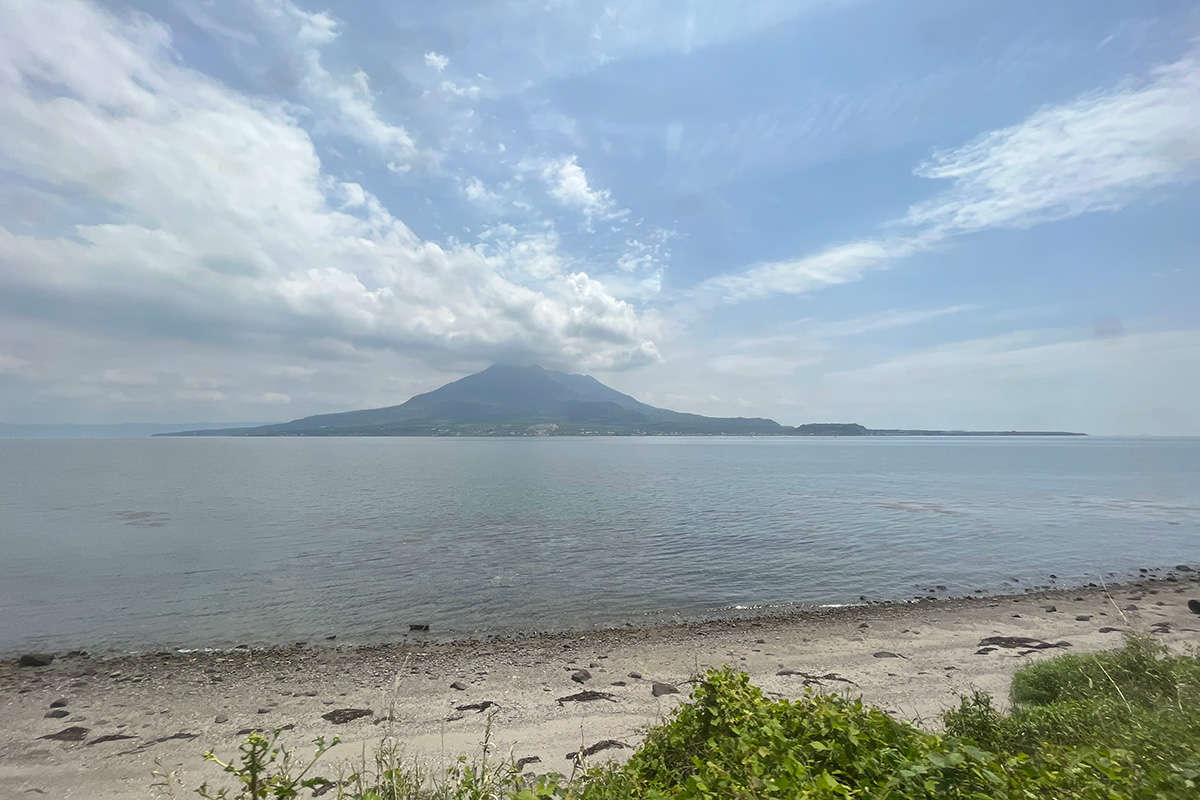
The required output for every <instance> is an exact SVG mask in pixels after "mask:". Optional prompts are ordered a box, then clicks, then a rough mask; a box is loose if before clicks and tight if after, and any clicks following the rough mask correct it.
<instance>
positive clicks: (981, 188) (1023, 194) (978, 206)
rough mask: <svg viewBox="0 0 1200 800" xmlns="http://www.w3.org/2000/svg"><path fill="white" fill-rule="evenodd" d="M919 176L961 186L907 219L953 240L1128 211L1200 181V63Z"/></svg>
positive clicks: (973, 149)
mask: <svg viewBox="0 0 1200 800" xmlns="http://www.w3.org/2000/svg"><path fill="white" fill-rule="evenodd" d="M916 174H917V175H919V176H921V177H924V178H934V179H943V180H949V181H951V182H952V185H953V188H951V189H950V190H949V191H948V192H946V193H944V194H942V195H939V196H938V197H935V198H933V199H932V200H930V201H928V202H926V203H921V204H919V205H917V206H914V207H913V208H912V209H910V210H909V213H908V216H907V217H906V218H905V222H906V223H907V224H909V225H914V226H921V227H926V228H930V229H933V230H935V231H937V232H939V233H944V234H946V235H949V234H955V233H967V232H971V231H978V230H984V229H987V228H997V227H1029V226H1032V225H1038V224H1041V223H1044V222H1052V221H1054V220H1059V219H1064V218H1067V217H1074V216H1078V215H1080V214H1085V213H1088V212H1092V211H1111V210H1116V209H1119V208H1122V207H1124V206H1125V205H1128V204H1129V203H1130V202H1132V201H1133V200H1135V199H1136V198H1138V197H1140V196H1141V195H1143V194H1144V193H1145V192H1146V191H1148V190H1150V189H1154V188H1156V187H1159V186H1164V185H1167V184H1171V183H1178V182H1181V181H1190V180H1195V179H1196V178H1198V177H1200V57H1198V56H1197V55H1196V54H1192V55H1189V56H1188V57H1186V58H1183V59H1181V60H1179V61H1176V62H1175V63H1172V64H1168V65H1166V66H1163V67H1160V68H1158V69H1155V70H1153V71H1152V72H1151V73H1150V74H1149V75H1146V76H1144V77H1142V78H1139V79H1137V80H1128V81H1126V82H1125V83H1124V84H1122V85H1121V86H1119V87H1117V88H1116V89H1114V90H1111V91H1108V92H1103V93H1094V94H1089V95H1084V96H1083V97H1080V98H1078V99H1076V100H1074V101H1072V102H1070V103H1066V104H1064V105H1059V106H1052V107H1049V108H1045V109H1042V110H1040V111H1038V112H1036V113H1035V114H1033V115H1032V116H1030V117H1029V118H1028V119H1026V120H1024V121H1023V122H1021V123H1020V124H1018V125H1014V126H1012V127H1010V128H1005V129H1003V130H998V131H993V132H992V133H989V134H987V135H985V136H982V137H980V138H979V139H976V140H975V141H973V142H970V143H969V144H966V145H964V146H962V147H958V148H954V149H952V150H948V151H945V152H940V153H936V154H935V155H934V156H933V157H932V158H931V159H930V160H929V161H927V162H925V163H924V164H922V165H920V166H919V167H918V168H917V170H916Z"/></svg>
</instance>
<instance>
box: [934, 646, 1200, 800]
mask: <svg viewBox="0 0 1200 800" xmlns="http://www.w3.org/2000/svg"><path fill="white" fill-rule="evenodd" d="M1011 700H1012V709H1011V710H1010V711H1009V713H1007V714H1001V713H1000V712H999V711H997V710H996V709H995V708H994V707H993V704H992V700H991V698H990V697H988V696H986V695H981V694H976V695H974V696H973V697H970V698H963V699H962V701H961V704H960V706H959V708H957V709H955V710H953V711H950V712H947V713H946V714H945V722H946V731H947V733H948V734H950V735H954V736H959V737H963V738H968V739H971V740H973V741H975V742H976V743H977V744H979V745H980V746H981V747H985V748H987V749H989V750H991V751H994V752H996V753H1000V754H1007V755H1010V756H1025V757H1026V758H1027V759H1030V760H1032V761H1033V762H1035V763H1036V762H1037V761H1039V760H1042V761H1052V760H1054V759H1061V758H1064V757H1068V756H1070V757H1074V758H1077V759H1080V760H1083V761H1088V760H1091V761H1093V762H1098V760H1099V759H1102V758H1103V759H1108V761H1110V762H1111V763H1112V764H1115V765H1117V766H1118V767H1119V769H1120V772H1121V776H1122V785H1121V786H1120V787H1118V788H1119V789H1120V791H1119V792H1118V793H1117V794H1116V795H1115V796H1117V797H1136V798H1140V797H1176V796H1177V797H1193V796H1200V783H1197V778H1198V777H1200V657H1197V655H1196V654H1194V653H1190V654H1187V655H1179V656H1173V655H1170V654H1169V653H1168V651H1167V649H1166V648H1165V647H1164V646H1163V645H1162V644H1160V643H1158V642H1156V641H1154V640H1152V639H1150V638H1149V637H1147V636H1130V637H1128V638H1127V639H1126V642H1125V646H1124V647H1122V648H1120V649H1118V650H1112V651H1108V652H1104V653H1096V654H1092V655H1073V654H1072V655H1062V656H1059V657H1057V658H1054V659H1051V660H1048V661H1043V662H1041V663H1037V664H1031V665H1029V666H1027V667H1024V668H1022V669H1021V670H1019V671H1018V672H1017V673H1016V674H1015V675H1014V676H1013V682H1012V690H1011Z"/></svg>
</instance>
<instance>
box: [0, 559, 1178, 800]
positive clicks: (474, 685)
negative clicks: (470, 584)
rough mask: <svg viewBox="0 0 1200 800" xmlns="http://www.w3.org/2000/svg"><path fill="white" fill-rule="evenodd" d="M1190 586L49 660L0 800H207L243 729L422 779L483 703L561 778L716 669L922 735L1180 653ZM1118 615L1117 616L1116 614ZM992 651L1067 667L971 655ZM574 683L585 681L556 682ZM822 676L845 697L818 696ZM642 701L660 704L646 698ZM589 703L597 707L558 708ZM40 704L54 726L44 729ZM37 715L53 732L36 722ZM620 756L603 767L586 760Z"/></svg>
mask: <svg viewBox="0 0 1200 800" xmlns="http://www.w3.org/2000/svg"><path fill="white" fill-rule="evenodd" d="M1198 581H1200V573H1196V572H1180V573H1176V574H1163V576H1162V577H1160V578H1153V577H1147V578H1146V579H1144V580H1140V581H1137V582H1134V583H1126V584H1120V585H1113V586H1109V587H1108V589H1107V590H1105V589H1103V588H1081V589H1056V590H1052V591H1039V592H1034V593H1028V594H1021V595H1015V596H998V597H976V598H965V599H956V600H938V601H933V600H927V601H921V602H912V603H893V604H869V605H862V606H851V607H843V608H836V609H820V610H816V611H809V612H803V613H797V614H790V615H787V616H781V617H765V618H758V619H750V620H725V621H713V622H705V623H695V624H685V625H674V626H665V627H653V628H623V629H617V630H609V631H590V632H586V633H562V634H537V635H530V636H528V637H524V638H518V639H493V640H472V641H458V642H433V641H430V642H420V641H416V642H407V643H405V644H402V645H388V646H372V647H355V648H335V647H332V646H331V647H325V648H315V647H313V648H310V647H294V648H283V649H271V650H258V651H251V650H235V651H229V652H220V653H214V652H207V653H178V652H177V653H159V654H148V655H139V656H124V657H117V658H103V659H101V658H95V657H89V656H87V655H73V656H67V655H60V656H58V657H56V659H55V660H54V662H53V663H52V664H50V665H49V666H46V667H18V666H17V664H16V662H15V661H8V662H5V663H3V664H0V798H5V799H6V798H30V797H37V796H49V797H59V798H90V799H94V800H108V799H109V798H145V797H150V796H153V793H152V792H151V788H150V787H151V784H152V782H153V781H154V777H153V774H152V773H153V772H154V771H155V770H159V771H163V772H173V773H175V774H176V775H177V776H178V778H179V781H180V787H181V788H180V789H178V790H177V793H176V794H177V796H179V797H184V796H189V795H191V793H192V790H193V789H194V788H195V787H197V786H199V785H200V783H202V782H204V781H208V782H209V783H210V785H220V779H221V777H222V776H221V774H220V772H219V771H218V770H217V769H216V768H215V767H214V766H212V765H209V764H205V763H204V762H203V760H202V754H203V752H204V751H205V750H207V749H210V748H211V749H214V750H216V751H217V754H218V755H220V756H223V757H225V758H228V757H229V756H231V755H233V753H234V752H235V750H236V747H237V745H238V743H239V742H240V741H241V739H242V736H243V734H240V733H239V732H240V731H245V730H246V729H249V728H262V729H272V728H275V727H280V726H290V727H289V729H288V730H286V731H284V733H283V734H282V736H281V742H283V743H285V744H287V745H289V746H295V747H298V748H301V749H303V750H306V751H308V750H311V742H312V740H313V739H314V738H316V737H317V736H326V737H332V736H334V735H337V736H340V737H341V739H342V742H343V743H342V744H341V745H339V746H338V747H337V748H335V750H334V751H333V752H331V753H330V754H328V755H327V756H326V759H327V760H328V761H329V764H330V766H331V767H332V765H333V763H334V762H336V761H337V760H339V759H354V760H359V759H361V758H362V755H363V753H364V748H365V752H367V753H368V754H369V753H370V752H371V749H372V748H373V746H374V745H375V744H376V743H377V742H378V741H379V740H380V738H381V737H383V736H384V735H388V734H390V735H392V736H394V737H395V738H396V739H397V740H398V741H399V742H401V743H402V745H403V747H404V749H405V752H406V753H407V754H408V755H409V756H410V757H411V758H415V759H418V760H419V761H421V762H422V763H423V764H425V765H426V766H427V767H430V768H433V769H437V768H439V767H440V766H442V765H448V764H449V763H451V762H452V761H453V759H454V758H455V757H457V756H458V755H459V754H466V755H471V756H475V755H478V753H479V745H480V741H481V739H482V736H483V731H484V726H485V724H486V718H487V716H488V713H489V712H478V711H474V710H470V709H466V710H458V709H459V707H460V706H469V705H473V704H483V703H487V702H490V703H493V704H495V705H494V706H493V707H492V708H491V709H490V710H489V711H494V719H493V739H494V743H495V750H494V752H495V753H496V754H497V755H498V756H507V755H508V754H509V753H510V752H511V754H512V756H513V757H515V758H525V757H533V756H536V757H537V758H539V759H540V761H538V762H534V763H532V764H530V765H529V766H528V767H527V768H526V769H527V770H530V771H537V772H563V773H569V772H570V770H571V766H572V762H571V761H570V759H569V758H568V753H569V752H572V751H575V750H578V749H579V748H580V746H581V745H582V746H585V747H586V746H590V745H592V744H594V743H596V742H599V741H601V740H604V739H615V740H618V741H621V742H624V743H627V744H630V745H636V744H637V742H638V741H639V737H640V733H639V732H640V731H641V730H642V729H644V728H645V726H647V725H651V724H654V723H656V722H658V721H660V720H661V719H662V718H663V717H664V716H665V715H667V714H668V713H669V712H670V711H671V709H672V708H674V706H675V705H676V704H677V703H678V702H679V701H680V700H681V699H683V698H685V697H686V695H687V692H688V684H687V681H688V679H689V678H690V677H691V676H693V675H694V674H696V673H697V672H698V671H700V670H704V669H706V668H708V667H715V666H720V665H722V664H732V665H734V666H735V667H737V668H739V669H742V670H744V671H746V672H748V673H749V674H750V676H751V678H752V680H753V681H754V683H756V684H757V685H759V686H761V687H762V688H763V689H764V690H765V691H767V692H768V693H770V694H772V695H773V696H779V697H797V696H800V695H801V694H803V692H804V690H805V686H806V684H808V685H811V686H812V688H814V689H815V690H818V691H839V692H849V693H851V694H853V695H861V696H862V697H863V698H864V699H865V700H866V701H867V702H869V703H873V704H876V705H879V706H881V707H882V708H885V709H887V710H888V711H889V712H891V713H893V714H894V715H895V716H897V717H900V718H904V719H910V720H914V721H917V722H918V723H919V724H924V725H927V726H931V727H936V726H937V724H938V718H939V714H940V713H941V711H943V710H944V709H946V708H947V707H949V706H951V705H953V704H955V703H956V702H957V697H958V695H960V694H962V693H969V692H971V691H972V690H977V689H978V690H983V691H986V692H990V693H992V694H993V695H995V696H996V697H998V698H1000V699H1003V698H1005V697H1006V696H1007V692H1008V684H1009V679H1010V677H1011V675H1012V673H1013V671H1014V670H1015V669H1017V667H1019V666H1020V665H1022V664H1025V663H1028V662H1029V661H1031V660H1036V659H1042V658H1047V657H1050V656H1053V655H1055V654H1058V653H1060V652H1093V651H1096V650H1102V649H1108V648H1112V647H1116V646H1119V645H1120V644H1121V638H1122V632H1123V631H1125V630H1129V629H1133V630H1136V631H1142V632H1148V633H1151V634H1152V635H1154V636H1155V637H1156V638H1158V639H1161V640H1162V641H1163V642H1164V643H1166V644H1168V645H1169V646H1171V647H1172V648H1175V649H1181V648H1183V647H1184V646H1187V645H1193V646H1194V645H1200V616H1197V615H1195V614H1193V613H1191V612H1189V610H1188V607H1187V601H1188V600H1189V599H1192V598H1197V599H1200V582H1198ZM1130 605H1134V606H1136V610H1124V609H1125V608H1126V607H1127V606H1130ZM1050 607H1053V608H1054V609H1055V610H1054V611H1048V610H1047V609H1048V608H1050ZM1163 623H1165V626H1164V625H1163ZM1106 629H1113V630H1106ZM1102 631H1105V632H1102ZM992 636H1025V637H1032V638H1035V639H1039V640H1044V641H1046V642H1049V643H1058V642H1063V641H1065V642H1069V643H1070V647H1069V648H1068V647H1063V648H1053V649H1046V650H1030V649H1027V648H1008V647H998V648H996V649H992V650H986V649H985V648H981V646H980V642H981V640H982V639H984V638H986V637H992ZM980 650H984V652H979V651H980ZM578 670H586V671H587V672H588V673H590V675H591V677H590V678H587V679H584V680H583V681H582V682H577V681H575V680H573V678H572V674H573V673H575V672H576V671H578ZM789 671H790V672H791V673H792V674H787V673H788V672H789ZM781 673H782V674H781ZM829 673H834V674H836V675H837V676H838V677H839V678H843V679H845V680H835V679H830V678H820V677H819V676H826V675H828V674H829ZM579 677H582V676H579ZM655 682H658V683H662V684H670V685H672V686H674V687H677V688H678V690H679V692H680V693H679V694H665V695H662V696H659V697H656V696H655V695H654V692H653V685H654V683H655ZM454 683H458V684H460V685H462V686H464V687H465V688H462V689H456V688H453V687H452V686H451V684H454ZM589 689H590V690H593V691H596V692H604V693H607V694H609V695H611V699H597V700H591V701H586V702H579V701H574V700H564V701H562V702H559V698H566V697H569V696H570V695H573V694H577V693H579V692H581V691H583V690H589ZM660 691H661V689H660ZM58 700H65V701H66V703H65V706H63V707H62V708H61V709H52V708H51V704H52V703H54V702H55V701H58ZM337 709H360V710H369V712H370V713H369V714H364V715H362V716H360V717H359V718H358V719H355V720H353V721H350V722H345V723H342V724H335V723H333V722H331V721H329V720H327V719H325V718H324V717H323V715H325V714H329V713H330V712H331V711H334V710H337ZM52 711H65V712H66V713H65V714H61V713H60V714H58V715H56V716H54V717H47V716H46V715H47V714H48V713H50V712H52ZM68 728H86V729H87V730H86V732H84V733H81V734H78V735H80V736H82V739H81V740H80V741H57V740H53V739H50V740H47V739H43V738H40V737H44V736H47V735H53V734H56V733H59V732H62V731H64V730H66V729H68ZM106 737H128V738H106ZM97 740H102V741H97ZM629 752H630V751H629V750H626V749H619V748H618V749H611V750H606V751H604V752H602V753H600V754H598V755H596V756H594V757H593V760H596V759H601V758H608V757H612V758H621V757H624V756H625V755H627V754H628V753H629ZM327 772H329V773H332V772H334V770H333V769H329V770H328V771H327Z"/></svg>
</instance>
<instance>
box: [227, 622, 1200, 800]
mask: <svg viewBox="0 0 1200 800" xmlns="http://www.w3.org/2000/svg"><path fill="white" fill-rule="evenodd" d="M1198 700H1200V658H1198V657H1197V656H1195V655H1186V656H1171V655H1169V654H1168V653H1167V652H1166V650H1165V648H1163V647H1161V646H1160V645H1158V644H1157V643H1154V642H1152V641H1150V640H1146V639H1140V638H1131V639H1129V640H1128V641H1127V643H1126V645H1125V647H1124V648H1122V649H1120V650H1116V651H1112V652H1109V653H1101V654H1098V655H1090V656H1074V655H1065V656H1060V657H1058V658H1055V659H1053V660H1050V661H1046V662H1042V663H1039V664H1034V665H1030V666H1027V667H1025V668H1024V669H1022V670H1020V671H1019V672H1018V673H1017V675H1016V676H1015V678H1014V680H1013V687H1012V701H1013V702H1012V710H1011V711H1010V712H1009V713H1007V714H1006V713H1001V712H1000V711H999V710H997V709H996V708H995V706H994V705H993V703H992V699H991V698H990V697H988V696H987V695H984V694H976V695H974V696H972V697H965V698H963V699H962V701H961V704H960V706H959V707H958V708H957V709H954V710H952V711H949V712H947V713H946V714H945V723H946V724H945V730H944V731H942V732H930V731H926V730H922V729H921V728H918V727H916V726H914V725H911V724H909V723H907V722H902V721H898V720H895V719H893V718H892V717H890V716H888V715H887V714H886V713H885V712H883V711H881V710H880V709H877V708H873V707H871V706H868V705H865V704H863V703H862V702H861V701H860V700H856V699H851V698H847V697H842V696H837V695H821V694H816V693H812V692H808V693H806V694H805V695H804V696H803V697H802V698H800V699H798V700H790V701H789V700H772V699H770V698H768V697H766V696H765V695H764V694H763V692H762V691H761V690H760V689H758V688H757V687H755V686H753V685H751V683H750V681H749V678H748V676H746V675H745V674H743V673H739V672H735V671H733V670H730V669H724V670H713V671H710V672H708V673H707V674H706V675H704V676H703V677H702V678H700V679H698V680H696V681H695V682H694V687H693V690H692V693H691V697H690V700H689V702H687V703H684V704H682V705H680V706H679V707H678V708H677V709H676V710H675V711H674V713H673V714H672V715H671V717H670V718H669V719H668V720H666V721H665V722H664V723H663V724H661V725H659V726H656V727H654V728H652V729H650V730H649V731H648V732H647V734H646V738H645V740H644V742H643V743H642V745H641V746H640V747H639V748H638V749H637V750H636V751H635V753H634V754H633V755H632V756H631V758H630V759H629V761H628V762H627V763H626V764H625V765H623V766H612V765H610V766H604V767H598V768H593V769H591V770H588V771H585V772H582V773H581V774H578V775H575V776H573V777H572V778H571V779H567V778H563V777H562V776H555V775H550V776H542V777H540V778H537V779H533V780H530V779H527V778H526V777H525V776H523V775H522V774H521V771H520V770H519V769H518V768H517V766H516V765H515V764H513V763H511V761H509V762H502V763H500V764H492V763H490V762H489V760H488V758H487V754H488V743H487V737H485V743H484V749H483V756H482V757H481V758H480V759H478V760H476V761H474V762H470V763H468V762H467V760H466V759H460V760H459V762H458V763H457V764H456V765H455V766H454V767H452V768H451V769H450V770H448V771H446V773H445V774H444V775H434V776H426V775H424V774H422V773H421V772H420V770H418V769H417V768H416V767H415V766H411V765H409V766H405V765H404V764H403V763H402V762H401V760H400V759H399V758H397V757H396V755H395V750H394V749H392V750H386V749H385V750H384V751H381V755H380V756H378V757H377V758H376V765H375V767H374V768H373V769H367V768H365V767H364V768H363V769H360V770H358V771H355V772H353V773H349V774H346V773H345V772H343V774H342V775H340V776H339V777H337V778H316V777H307V776H308V772H307V771H302V770H308V769H311V768H310V767H309V765H308V764H307V763H306V764H304V765H297V766H296V768H294V769H293V767H292V761H291V759H290V757H287V756H286V755H284V754H281V753H280V752H279V751H278V749H277V748H275V747H274V742H273V741H269V742H268V741H267V740H266V739H265V737H262V738H263V741H261V742H258V743H257V744H256V745H255V746H253V747H248V746H247V745H243V748H242V754H243V755H242V760H241V762H240V763H235V764H232V765H229V764H224V763H222V762H217V763H218V764H221V766H222V767H223V768H224V769H225V770H226V771H227V772H230V773H231V774H233V775H236V776H238V778H239V781H240V787H239V791H240V793H239V794H236V795H216V796H217V797H225V796H227V797H228V798H229V800H233V798H237V800H281V799H282V798H291V797H297V796H299V795H298V792H299V791H300V790H301V789H306V790H313V792H314V793H325V792H330V795H329V796H331V797H335V798H339V800H417V798H422V799H424V798H430V799H431V800H549V799H550V798H563V799H564V800H567V799H570V800H668V798H672V799H678V800H710V799H711V800H717V798H720V799H721V800H726V799H730V800H750V799H751V798H755V799H757V798H788V799H789V800H790V799H792V798H795V800H846V799H848V798H863V799H865V798H879V799H880V800H883V798H890V799H891V800H918V799H921V800H933V799H934V798H938V799H939V800H942V799H945V800H984V798H990V799H994V800H1018V799H1020V800H1030V799H1031V798H1042V797H1053V798H1077V799H1078V800H1151V798H1154V799H1155V800H1158V799H1160V798H1161V799H1163V800H1172V799H1173V798H1180V799H1181V800H1182V798H1195V797H1200V713H1197V712H1198V711H1200V705H1198V703H1197V701H1198ZM489 730H490V727H489ZM264 742H266V744H264ZM323 746H324V745H323V744H321V743H318V755H319V754H320V752H321V750H322V748H323ZM210 758H211V759H212V760H214V761H215V760H216V759H215V756H210ZM293 772H295V773H297V777H296V778H295V779H293V778H291V777H290V776H291V773H293ZM285 773H286V774H285ZM251 774H253V775H255V776H257V777H255V778H254V781H256V783H251V782H250V781H248V779H247V776H249V775H251ZM264 775H265V776H267V779H266V780H263V779H262V776H264ZM256 787H257V788H256ZM206 791H207V790H206ZM205 796H213V795H209V794H205ZM305 796H308V795H307V794H306V795H305Z"/></svg>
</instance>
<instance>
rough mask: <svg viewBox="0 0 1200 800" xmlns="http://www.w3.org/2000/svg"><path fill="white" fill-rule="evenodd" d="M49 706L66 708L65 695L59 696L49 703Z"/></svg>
mask: <svg viewBox="0 0 1200 800" xmlns="http://www.w3.org/2000/svg"><path fill="white" fill-rule="evenodd" d="M50 707H51V708H66V707H67V699H66V698H65V697H60V698H59V699H57V700H55V701H54V702H52V703H51V704H50Z"/></svg>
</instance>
